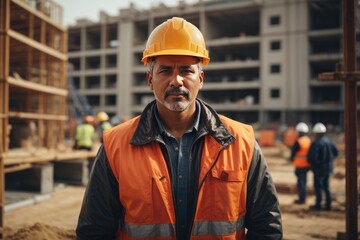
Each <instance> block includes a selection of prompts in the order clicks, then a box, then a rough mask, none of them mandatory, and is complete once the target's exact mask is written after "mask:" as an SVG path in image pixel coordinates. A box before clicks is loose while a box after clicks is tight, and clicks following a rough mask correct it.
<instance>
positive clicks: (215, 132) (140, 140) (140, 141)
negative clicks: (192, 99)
mask: <svg viewBox="0 0 360 240" xmlns="http://www.w3.org/2000/svg"><path fill="white" fill-rule="evenodd" d="M196 101H197V104H198V105H199V106H200V123H199V131H198V135H199V136H200V135H204V134H209V135H210V136H211V137H213V138H214V139H215V140H216V141H217V142H218V143H219V144H220V145H222V146H226V145H228V144H231V143H232V142H233V141H234V140H235V138H234V136H233V135H231V133H230V132H229V130H228V129H227V128H226V127H225V126H224V124H223V123H222V122H221V120H220V118H219V115H218V114H217V113H216V111H215V110H214V109H213V108H212V107H210V106H209V105H208V104H206V103H205V102H203V101H202V100H200V99H198V98H197V99H196ZM155 111H156V100H154V101H152V102H151V103H149V104H148V105H147V106H146V107H145V109H144V110H143V112H142V114H141V116H140V120H139V124H138V126H137V128H136V130H135V133H134V135H133V137H132V139H131V141H130V143H131V144H133V145H144V144H147V143H149V142H151V141H154V140H156V139H161V134H160V130H159V128H158V124H157V123H156V118H155Z"/></svg>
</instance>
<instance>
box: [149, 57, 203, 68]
mask: <svg viewBox="0 0 360 240" xmlns="http://www.w3.org/2000/svg"><path fill="white" fill-rule="evenodd" d="M197 63H199V59H197V58H196V57H192V56H181V55H164V56H157V57H156V61H155V65H158V66H161V65H165V66H175V65H177V66H184V65H194V64H197Z"/></svg>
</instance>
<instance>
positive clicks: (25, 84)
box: [7, 76, 69, 97]
mask: <svg viewBox="0 0 360 240" xmlns="http://www.w3.org/2000/svg"><path fill="white" fill-rule="evenodd" d="M7 81H8V83H9V84H11V85H13V86H16V87H20V88H24V89H28V90H33V91H37V92H40V93H47V94H52V95H58V96H64V97H65V96H67V95H68V94H69V92H68V90H66V89H61V88H57V87H51V86H45V85H43V84H39V83H34V82H30V81H27V80H23V79H19V78H13V77H10V76H9V77H8V78H7Z"/></svg>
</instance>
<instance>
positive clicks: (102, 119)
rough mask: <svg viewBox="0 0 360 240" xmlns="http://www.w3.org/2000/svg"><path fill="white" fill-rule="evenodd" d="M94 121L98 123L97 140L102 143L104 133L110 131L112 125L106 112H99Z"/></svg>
mask: <svg viewBox="0 0 360 240" xmlns="http://www.w3.org/2000/svg"><path fill="white" fill-rule="evenodd" d="M96 119H97V121H98V122H99V140H100V142H101V143H102V142H103V134H104V131H105V130H108V129H110V128H111V127H112V125H111V123H110V122H109V116H108V115H107V113H106V112H99V113H98V115H97V117H96Z"/></svg>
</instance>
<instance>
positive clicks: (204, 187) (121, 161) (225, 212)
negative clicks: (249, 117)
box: [76, 17, 282, 240]
mask: <svg viewBox="0 0 360 240" xmlns="http://www.w3.org/2000/svg"><path fill="white" fill-rule="evenodd" d="M209 61H210V59H209V57H208V51H207V50H206V46H205V41H204V38H203V36H202V34H201V32H200V31H199V29H198V28H197V27H195V26H194V25H193V24H191V23H189V22H187V21H186V20H185V19H183V18H178V17H173V18H172V19H168V20H167V21H165V22H163V23H162V24H160V25H159V26H157V27H156V28H155V29H154V30H153V31H152V32H151V34H150V36H149V38H148V41H147V44H146V49H145V51H144V52H143V58H142V62H143V63H144V64H146V66H148V72H147V75H146V76H147V84H148V86H149V88H150V90H151V91H152V92H153V94H154V95H155V100H154V101H152V102H151V103H149V104H148V105H147V106H146V107H145V109H144V110H143V111H142V114H141V115H140V116H137V117H135V118H132V119H130V120H127V121H126V122H124V123H121V124H119V125H117V126H116V127H113V128H112V129H110V130H108V131H106V132H105V133H104V143H103V145H102V146H101V147H100V150H99V152H98V154H97V157H96V160H95V164H94V166H93V170H92V173H91V176H90V179H89V183H88V185H87V190H86V193H85V196H84V201H83V204H82V207H81V211H80V216H79V220H78V225H77V229H76V233H77V237H78V239H87V240H88V239H132V240H134V239H163V240H165V239H169V240H170V239H179V240H188V239H228V240H232V239H245V238H246V239H248V240H249V239H250V240H251V239H282V224H281V215H280V209H279V202H278V199H277V194H276V190H275V187H274V183H273V181H272V178H271V175H270V173H269V169H268V167H267V164H266V161H265V159H264V156H263V155H262V153H261V151H260V147H259V145H258V144H257V142H256V141H255V136H254V131H253V129H252V127H251V126H249V125H245V124H242V123H239V122H237V121H234V120H231V119H229V118H227V117H225V116H222V115H219V114H217V113H216V111H215V110H214V109H213V108H212V107H211V106H209V105H208V104H207V103H205V102H203V101H202V100H200V99H198V98H197V94H198V92H199V90H200V89H201V88H202V86H203V83H204V72H203V71H202V66H206V65H207V64H208V63H209Z"/></svg>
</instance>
